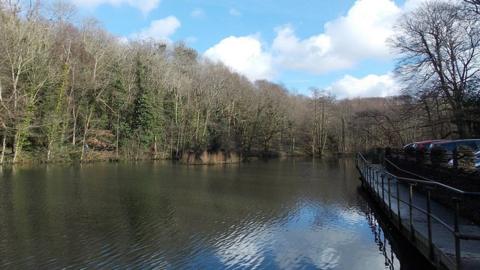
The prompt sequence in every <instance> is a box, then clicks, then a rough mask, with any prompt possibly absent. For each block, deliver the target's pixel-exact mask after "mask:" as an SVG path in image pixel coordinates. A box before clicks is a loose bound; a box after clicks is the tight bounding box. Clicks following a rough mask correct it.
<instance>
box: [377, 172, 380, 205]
mask: <svg viewBox="0 0 480 270" xmlns="http://www.w3.org/2000/svg"><path fill="white" fill-rule="evenodd" d="M379 185H380V181H378V174H377V181H376V186H377V198H378V199H380V187H379Z"/></svg>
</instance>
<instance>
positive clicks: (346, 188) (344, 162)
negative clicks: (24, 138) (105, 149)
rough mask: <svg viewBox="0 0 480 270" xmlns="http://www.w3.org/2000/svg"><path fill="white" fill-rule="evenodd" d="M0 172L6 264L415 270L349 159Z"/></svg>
mask: <svg viewBox="0 0 480 270" xmlns="http://www.w3.org/2000/svg"><path fill="white" fill-rule="evenodd" d="M0 173H1V174H0V268H1V269H257V268H258V269H370V270H374V269H400V268H401V269H414V268H415V267H412V266H411V265H412V260H413V258H414V256H413V255H411V254H410V251H409V248H405V247H402V245H401V241H399V240H395V237H393V238H392V237H391V236H389V233H388V230H386V231H387V232H384V228H383V227H382V226H383V225H379V224H378V221H377V218H378V217H377V215H376V212H375V211H374V209H372V207H371V206H369V202H368V198H366V196H365V195H363V194H362V192H361V190H360V189H359V186H360V181H359V180H358V173H357V172H356V170H355V167H354V161H353V160H351V159H340V160H331V161H312V160H284V161H280V160H275V161H268V162H263V161H256V162H251V163H245V164H239V165H227V166H183V165H175V164H171V163H163V162H157V163H153V162H151V163H148V162H147V163H119V164H108V163H105V164H103V163H99V164H87V165H82V166H80V165H77V166H67V165H48V166H39V167H34V168H18V167H15V168H3V169H2V170H1V171H0ZM412 256H413V257H412ZM403 258H406V259H407V260H405V259H403ZM417 266H418V265H417Z"/></svg>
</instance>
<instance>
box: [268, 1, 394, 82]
mask: <svg viewBox="0 0 480 270" xmlns="http://www.w3.org/2000/svg"><path fill="white" fill-rule="evenodd" d="M400 13H401V9H400V8H399V7H398V6H396V5H395V3H394V2H393V1H390V0H358V1H356V2H355V4H354V5H353V6H352V8H351V9H350V10H349V11H348V13H347V15H346V16H342V17H339V18H337V19H335V20H333V21H330V22H327V23H326V24H325V26H324V29H325V31H324V32H323V33H321V34H318V35H314V36H311V37H308V38H306V39H303V40H302V39H300V38H299V37H297V35H296V34H295V31H294V29H293V28H292V27H291V26H283V27H280V28H278V29H277V36H276V38H275V40H274V41H273V45H272V49H273V54H274V55H275V59H276V61H278V63H279V65H280V66H281V67H283V68H286V69H293V70H302V71H307V72H310V73H314V74H322V73H326V72H329V71H335V70H342V69H348V68H351V67H353V66H355V64H357V63H358V62H359V61H361V60H364V59H371V58H373V59H389V58H390V57H391V55H390V51H389V48H388V46H387V43H386V40H387V39H388V38H389V37H390V36H391V35H392V34H393V30H392V27H393V24H394V22H395V20H396V19H397V17H398V15H399V14H400Z"/></svg>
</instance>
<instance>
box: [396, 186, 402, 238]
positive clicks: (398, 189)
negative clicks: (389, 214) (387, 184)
mask: <svg viewBox="0 0 480 270" xmlns="http://www.w3.org/2000/svg"><path fill="white" fill-rule="evenodd" d="M396 183H397V211H398V228H399V229H400V231H401V230H402V214H401V213H400V183H399V182H398V179H397V180H396Z"/></svg>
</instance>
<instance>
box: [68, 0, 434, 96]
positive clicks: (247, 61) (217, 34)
mask: <svg viewBox="0 0 480 270" xmlns="http://www.w3.org/2000/svg"><path fill="white" fill-rule="evenodd" d="M69 1H71V2H73V3H74V4H75V5H76V6H77V7H78V10H79V14H80V15H81V16H82V17H95V18H97V19H98V20H99V21H100V23H102V24H103V26H104V27H105V28H106V29H107V30H108V31H109V32H111V33H113V34H114V35H116V36H118V37H119V38H121V39H124V40H125V39H129V40H134V39H155V40H159V41H167V42H170V43H174V42H180V41H182V42H185V43H186V44H187V45H188V46H190V47H192V48H194V49H196V50H197V51H198V52H199V53H200V54H201V55H202V56H203V57H206V58H208V59H210V60H212V61H220V62H223V63H224V64H225V65H227V66H228V67H229V68H231V69H232V70H234V71H237V72H239V73H241V74H243V75H245V76H246V77H247V78H249V79H250V80H252V81H255V80H258V79H267V80H270V81H273V82H276V83H280V84H283V85H285V86H286V87H287V88H288V89H289V90H290V91H292V92H294V93H300V94H306V95H308V94H309V92H310V90H309V89H310V88H311V87H317V88H320V89H325V90H327V91H329V92H331V93H332V94H333V95H334V96H336V97H337V98H339V99H341V98H354V97H375V96H382V97H384V96H391V95H395V94H397V93H399V89H400V87H399V85H398V83H397V82H396V81H395V78H394V76H393V73H392V71H393V69H394V66H395V55H394V53H393V50H392V49H391V48H390V47H389V46H388V43H387V40H388V38H389V37H391V36H392V34H393V26H394V24H395V21H396V20H397V19H398V18H399V17H400V16H401V15H402V14H404V13H405V12H408V11H409V10H412V9H413V8H415V7H416V6H418V5H419V4H420V3H421V2H422V1H425V0H295V1H291V0H241V1H240V0H237V1H233V0H223V1H221V0H69Z"/></svg>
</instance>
